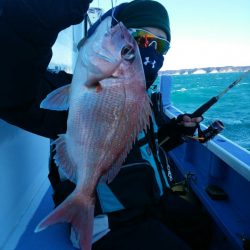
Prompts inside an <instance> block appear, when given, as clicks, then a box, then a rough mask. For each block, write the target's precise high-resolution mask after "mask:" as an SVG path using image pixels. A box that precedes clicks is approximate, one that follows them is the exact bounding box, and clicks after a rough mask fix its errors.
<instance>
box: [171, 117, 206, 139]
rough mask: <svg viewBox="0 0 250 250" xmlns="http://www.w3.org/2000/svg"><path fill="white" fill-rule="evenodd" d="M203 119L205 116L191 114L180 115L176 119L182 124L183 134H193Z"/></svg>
mask: <svg viewBox="0 0 250 250" xmlns="http://www.w3.org/2000/svg"><path fill="white" fill-rule="evenodd" d="M201 121H203V117H202V116H200V117H193V118H191V115H190V114H182V115H179V116H178V117H177V119H176V122H177V124H178V125H179V126H180V127H179V129H180V130H181V131H182V134H183V135H189V136H192V135H193V134H194V132H195V130H196V129H197V127H198V126H199V123H200V122H201Z"/></svg>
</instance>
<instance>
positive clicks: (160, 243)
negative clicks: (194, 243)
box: [92, 218, 191, 250]
mask: <svg viewBox="0 0 250 250" xmlns="http://www.w3.org/2000/svg"><path fill="white" fill-rule="evenodd" d="M92 249H93V250H166V249H169V250H170V249H173V250H178V249H180V250H186V249H191V248H189V247H188V246H187V244H186V243H184V241H183V240H181V239H180V238H179V237H178V236H176V235H175V234H174V233H173V232H172V231H170V230H169V229H168V228H167V227H166V226H165V225H164V224H163V223H161V222H160V221H159V220H156V219H152V218H145V219H143V220H141V221H138V222H136V223H133V224H128V225H125V226H123V227H119V228H116V229H114V230H111V232H109V233H108V234H107V235H106V236H104V237H103V238H102V239H100V240H99V241H97V242H96V243H95V244H93V247H92Z"/></svg>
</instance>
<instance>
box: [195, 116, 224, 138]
mask: <svg viewBox="0 0 250 250" xmlns="http://www.w3.org/2000/svg"><path fill="white" fill-rule="evenodd" d="M223 129H224V124H223V123H222V122H221V121H220V120H215V121H214V122H213V123H212V124H211V125H210V126H209V127H208V128H207V129H205V130H201V128H200V126H198V138H197V140H198V141H199V142H201V143H205V142H207V141H209V140H211V139H213V138H214V137H215V136H216V135H217V134H219V133H220V132H222V130H223Z"/></svg>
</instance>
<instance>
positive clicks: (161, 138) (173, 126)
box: [157, 114, 202, 151]
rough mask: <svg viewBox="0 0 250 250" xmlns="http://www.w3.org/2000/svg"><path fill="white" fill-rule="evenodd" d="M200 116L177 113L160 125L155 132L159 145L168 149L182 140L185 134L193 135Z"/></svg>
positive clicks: (179, 143) (200, 118)
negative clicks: (193, 116) (176, 115)
mask: <svg viewBox="0 0 250 250" xmlns="http://www.w3.org/2000/svg"><path fill="white" fill-rule="evenodd" d="M201 121H202V117H195V118H191V117H190V116H189V115H188V114H184V115H179V116H178V117H177V118H173V119H171V120H170V121H169V122H166V123H165V124H164V125H162V126H161V127H160V128H159V130H158V133H157V136H158V142H159V145H161V147H162V148H163V149H164V150H165V151H170V150H172V149H174V148H175V147H177V146H179V145H181V144H182V143H183V142H184V137H185V136H193V134H194V132H195V130H196V129H197V126H198V124H199V123H200V122H201Z"/></svg>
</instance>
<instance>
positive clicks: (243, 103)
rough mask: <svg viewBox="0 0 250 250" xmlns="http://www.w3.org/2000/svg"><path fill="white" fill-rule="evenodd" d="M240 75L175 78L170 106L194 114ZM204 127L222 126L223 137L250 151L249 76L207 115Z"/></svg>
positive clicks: (199, 75) (183, 76) (220, 100)
mask: <svg viewBox="0 0 250 250" xmlns="http://www.w3.org/2000/svg"><path fill="white" fill-rule="evenodd" d="M241 74H242V72H241V73H238V72H237V73H235V72H234V73H218V74H217V73H215V74H193V75H174V76H172V90H171V103H172V105H174V106H175V107H177V108H178V109H180V110H182V111H183V112H186V113H192V112H194V111H195V110H196V109H197V108H198V107H199V106H201V105H202V104H203V103H205V102H206V101H208V100H209V99H210V98H211V97H213V96H216V95H218V94H219V93H221V92H222V91H223V90H224V89H225V88H226V87H227V86H229V85H230V84H231V83H232V82H234V81H235V80H237V78H239V77H240V76H241ZM203 117H204V121H203V123H204V124H205V125H210V124H211V123H212V122H213V121H214V120H220V121H222V122H223V124H224V126H225V128H224V130H223V132H222V133H221V134H222V135H223V136H225V137H227V138H228V139H230V140H232V141H234V142H235V143H237V144H239V145H240V146H242V147H244V148H246V149H247V150H250V74H248V75H247V76H246V77H245V78H243V79H242V80H241V81H240V83H238V84H237V85H236V86H235V87H234V88H232V89H231V90H229V91H228V92H227V93H226V94H225V95H223V96H222V97H221V98H220V99H219V100H218V101H217V102H216V103H215V104H214V105H213V106H212V107H211V108H210V109H209V110H208V111H207V112H206V113H205V114H204V115H203Z"/></svg>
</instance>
